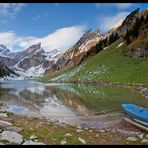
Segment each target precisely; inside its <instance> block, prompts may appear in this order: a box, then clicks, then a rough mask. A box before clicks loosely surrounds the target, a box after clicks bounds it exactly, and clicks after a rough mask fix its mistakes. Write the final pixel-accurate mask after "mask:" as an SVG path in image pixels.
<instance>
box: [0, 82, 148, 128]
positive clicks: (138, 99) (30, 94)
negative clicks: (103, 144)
mask: <svg viewBox="0 0 148 148" xmlns="http://www.w3.org/2000/svg"><path fill="white" fill-rule="evenodd" d="M0 101H1V102H3V103H4V106H6V107H7V108H8V111H11V112H13V113H15V114H20V115H30V116H36V117H44V118H47V119H50V120H60V121H64V122H67V123H76V124H77V123H79V124H81V125H82V124H85V125H87V124H89V125H90V124H92V125H93V126H103V125H104V126H105V125H107V124H109V123H113V122H117V121H119V120H120V121H121V120H122V119H123V113H122V109H121V103H135V104H137V105H141V106H143V107H148V103H147V100H146V99H144V98H143V97H142V96H140V95H139V94H138V93H136V92H135V90H134V89H127V88H115V87H101V86H92V85H86V84H63V83H62V84H57V83H56V84H55V83H49V84H45V83H41V82H36V81H32V80H12V81H4V82H2V84H0Z"/></svg>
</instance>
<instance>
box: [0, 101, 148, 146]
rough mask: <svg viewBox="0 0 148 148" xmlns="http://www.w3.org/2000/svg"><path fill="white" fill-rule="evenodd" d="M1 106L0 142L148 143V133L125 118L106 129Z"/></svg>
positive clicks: (47, 143)
mask: <svg viewBox="0 0 148 148" xmlns="http://www.w3.org/2000/svg"><path fill="white" fill-rule="evenodd" d="M0 105H1V106H0V145H12V144H13V145H51V144H53V145H67V144H68V145H70V144H148V134H146V133H144V132H142V131H140V130H139V129H137V128H135V127H133V126H131V125H129V124H128V123H125V122H124V121H122V122H121V123H118V124H116V125H113V126H111V127H108V128H102V129H100V128H94V127H91V128H82V127H80V126H74V125H67V124H64V123H60V122H58V121H57V122H56V123H53V122H49V121H47V120H45V119H39V118H35V117H27V116H20V115H15V114H13V113H10V112H7V110H6V109H5V108H4V107H3V106H2V102H1V104H0Z"/></svg>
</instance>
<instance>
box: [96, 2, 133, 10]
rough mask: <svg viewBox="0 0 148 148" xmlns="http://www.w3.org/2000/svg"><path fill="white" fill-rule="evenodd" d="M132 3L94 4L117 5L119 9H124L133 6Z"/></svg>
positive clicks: (98, 5) (101, 4)
mask: <svg viewBox="0 0 148 148" xmlns="http://www.w3.org/2000/svg"><path fill="white" fill-rule="evenodd" d="M133 5H134V4H133V3H97V4H96V6H97V7H100V6H109V7H112V6H113V7H117V8H119V9H126V8H129V7H131V6H133Z"/></svg>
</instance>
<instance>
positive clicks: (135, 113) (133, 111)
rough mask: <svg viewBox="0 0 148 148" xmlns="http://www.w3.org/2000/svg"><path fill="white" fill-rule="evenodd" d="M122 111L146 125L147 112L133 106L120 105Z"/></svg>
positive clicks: (147, 120)
mask: <svg viewBox="0 0 148 148" xmlns="http://www.w3.org/2000/svg"><path fill="white" fill-rule="evenodd" d="M121 106H122V108H123V110H124V111H125V112H126V113H127V114H128V115H129V116H131V117H133V118H135V119H138V120H140V121H143V122H146V123H148V110H147V109H144V108H142V107H140V106H137V105H134V104H122V105H121Z"/></svg>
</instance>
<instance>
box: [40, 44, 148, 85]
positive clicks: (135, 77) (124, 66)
mask: <svg viewBox="0 0 148 148" xmlns="http://www.w3.org/2000/svg"><path fill="white" fill-rule="evenodd" d="M119 43H120V41H116V42H115V43H113V44H112V45H110V46H109V47H108V48H106V49H105V50H103V51H101V52H99V53H98V54H96V55H95V56H93V57H91V58H89V59H88V60H86V61H84V62H83V63H82V64H81V65H79V66H77V67H75V68H74V69H72V70H69V71H68V72H65V73H64V74H61V75H60V74H59V76H56V77H55V78H54V79H51V80H78V79H79V80H80V81H88V80H90V81H94V80H95V81H105V82H119V83H126V84H127V83H132V84H133V83H143V84H148V58H143V59H136V58H134V57H128V56H124V54H123V51H124V50H126V48H127V46H126V44H125V43H124V44H122V46H120V47H119V48H116V47H117V46H118V45H119ZM49 78H51V77H44V78H43V79H44V80H45V81H48V80H49Z"/></svg>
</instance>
